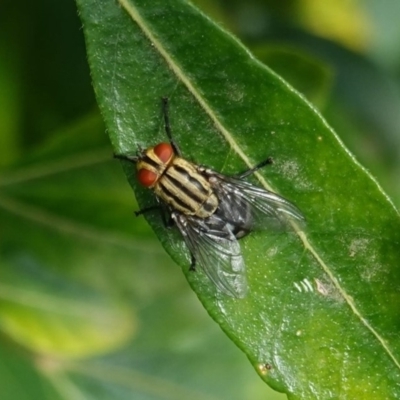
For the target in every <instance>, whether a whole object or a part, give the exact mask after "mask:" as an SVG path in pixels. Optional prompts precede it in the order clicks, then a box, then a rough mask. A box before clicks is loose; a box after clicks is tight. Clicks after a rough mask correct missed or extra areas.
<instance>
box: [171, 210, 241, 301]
mask: <svg viewBox="0 0 400 400" xmlns="http://www.w3.org/2000/svg"><path fill="white" fill-rule="evenodd" d="M172 217H173V218H174V220H175V222H176V225H177V227H178V228H179V230H180V232H181V234H182V236H183V239H184V241H185V243H186V245H187V247H188V248H189V250H190V253H191V254H192V255H193V257H194V259H195V262H196V264H195V265H196V267H200V269H201V270H203V271H204V273H205V274H206V275H207V276H208V278H209V279H210V280H211V281H212V282H213V283H214V284H215V286H216V287H217V288H218V289H219V290H220V291H221V292H223V293H225V294H227V295H229V296H232V297H237V298H243V297H245V296H246V293H247V280H246V274H245V264H244V261H243V257H242V254H241V250H240V245H239V243H238V241H237V239H236V237H235V235H234V234H233V233H232V232H231V231H230V230H229V228H228V226H227V225H226V224H225V223H224V221H221V220H219V219H218V218H217V217H216V216H211V217H210V218H208V219H207V220H204V219H203V220H200V219H197V218H193V217H187V216H184V215H182V214H177V213H173V214H172Z"/></svg>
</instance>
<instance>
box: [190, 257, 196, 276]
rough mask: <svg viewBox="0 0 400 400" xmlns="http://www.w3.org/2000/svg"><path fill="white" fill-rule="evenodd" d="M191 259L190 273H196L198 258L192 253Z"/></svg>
mask: <svg viewBox="0 0 400 400" xmlns="http://www.w3.org/2000/svg"><path fill="white" fill-rule="evenodd" d="M190 258H191V260H190V268H189V271H192V272H196V258H195V256H194V255H193V254H192V253H190Z"/></svg>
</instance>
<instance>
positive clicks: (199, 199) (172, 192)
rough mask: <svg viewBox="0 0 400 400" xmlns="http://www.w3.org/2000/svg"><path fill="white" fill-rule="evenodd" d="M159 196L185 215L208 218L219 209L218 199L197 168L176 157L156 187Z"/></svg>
mask: <svg viewBox="0 0 400 400" xmlns="http://www.w3.org/2000/svg"><path fill="white" fill-rule="evenodd" d="M154 191H155V193H156V194H157V196H158V197H159V198H160V199H161V200H163V201H164V202H166V203H167V204H169V205H170V206H171V208H172V209H174V210H177V211H179V212H181V213H182V214H185V215H195V216H197V217H199V218H207V217H209V216H210V215H212V214H213V213H214V212H215V210H216V209H217V207H218V199H217V197H216V195H215V194H214V192H213V189H212V188H211V186H210V184H209V182H208V180H207V179H206V178H205V177H204V176H203V175H202V174H201V173H200V172H199V171H198V169H197V167H196V166H195V165H194V164H192V163H190V162H189V161H186V160H184V159H182V158H179V157H175V158H174V159H173V160H172V162H171V163H170V165H169V166H168V167H167V168H166V170H165V172H164V174H163V175H162V176H161V178H160V179H159V180H158V181H157V184H156V185H155V186H154Z"/></svg>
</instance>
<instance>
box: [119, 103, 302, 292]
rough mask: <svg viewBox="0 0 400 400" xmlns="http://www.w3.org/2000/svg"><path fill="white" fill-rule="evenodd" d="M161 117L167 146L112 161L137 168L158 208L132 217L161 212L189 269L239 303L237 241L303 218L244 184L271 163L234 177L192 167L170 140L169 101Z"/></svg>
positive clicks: (242, 276)
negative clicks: (184, 252) (174, 231)
mask: <svg viewBox="0 0 400 400" xmlns="http://www.w3.org/2000/svg"><path fill="white" fill-rule="evenodd" d="M163 114H164V123H165V132H166V134H167V136H168V139H169V143H159V144H157V145H156V146H154V147H149V148H147V149H146V150H140V151H139V152H138V154H137V155H136V156H129V155H116V156H115V157H116V158H119V159H122V160H126V161H130V162H133V163H135V164H136V168H137V176H138V180H139V182H140V183H141V184H142V185H143V186H145V187H147V188H149V189H151V190H153V192H154V194H155V196H156V199H157V203H158V204H157V205H155V206H152V207H147V208H144V209H142V210H140V211H138V212H136V215H140V214H143V213H146V212H151V211H154V210H157V209H158V210H160V211H161V215H162V217H163V221H164V224H165V225H166V226H172V225H176V226H177V228H178V230H179V231H180V233H181V234H182V237H183V240H184V242H185V243H186V246H187V248H188V249H189V252H190V255H191V266H190V269H191V270H193V271H194V270H195V269H196V267H199V268H200V269H201V270H202V271H204V273H205V274H206V275H207V276H208V278H209V279H210V280H211V281H212V282H213V283H214V284H215V286H216V287H217V289H218V290H220V291H221V292H223V293H225V294H227V295H230V296H233V297H237V298H243V297H245V295H246V292H247V279H246V273H245V263H244V260H243V256H242V253H241V250H240V245H239V242H238V240H239V239H241V238H242V237H244V236H246V235H247V234H249V233H250V232H252V231H254V230H265V229H269V228H270V227H271V224H272V225H278V226H285V225H286V224H287V220H288V219H295V220H302V219H303V217H302V214H301V213H300V211H299V210H298V209H297V207H296V206H294V205H293V204H292V203H290V202H289V201H287V200H286V199H284V198H283V197H281V196H278V195H277V194H275V193H272V192H270V191H268V190H265V189H262V188H260V187H257V186H255V185H253V184H251V183H249V182H247V181H246V180H245V178H246V177H247V176H249V175H251V174H252V173H254V172H255V171H257V170H258V169H260V168H262V167H264V166H265V165H267V164H270V163H272V160H271V159H270V158H268V159H266V160H264V161H263V162H261V163H259V164H257V165H256V166H255V167H253V168H251V169H249V170H247V171H246V172H244V173H241V174H238V175H234V176H227V175H223V174H220V173H218V172H216V171H214V170H212V169H209V168H205V167H202V166H199V165H196V164H194V163H192V162H190V161H188V160H186V159H184V158H183V157H182V153H181V151H180V149H179V147H178V145H177V143H176V142H175V141H174V139H173V137H172V133H171V128H170V123H169V116H168V99H167V98H164V99H163ZM166 213H167V214H168V216H169V218H168V220H167V218H166Z"/></svg>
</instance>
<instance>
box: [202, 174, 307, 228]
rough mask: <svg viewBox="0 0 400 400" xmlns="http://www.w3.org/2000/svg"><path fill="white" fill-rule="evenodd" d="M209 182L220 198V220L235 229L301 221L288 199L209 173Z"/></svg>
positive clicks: (282, 225) (298, 211)
mask: <svg viewBox="0 0 400 400" xmlns="http://www.w3.org/2000/svg"><path fill="white" fill-rule="evenodd" d="M213 176H214V177H215V179H211V180H210V183H211V185H212V186H213V188H214V189H215V190H216V191H217V193H218V198H219V199H220V206H219V212H220V216H221V218H223V219H225V220H228V221H229V220H230V221H231V223H232V224H233V225H236V229H237V228H242V229H244V230H246V231H248V232H249V231H251V230H253V229H261V230H265V229H269V228H282V227H285V226H287V224H288V220H290V219H292V220H298V221H304V217H303V215H302V213H301V211H300V210H299V209H298V208H297V207H296V206H295V205H293V204H292V203H291V202H289V201H288V200H286V199H284V198H283V197H281V196H279V195H277V194H276V193H273V192H270V191H268V190H265V189H263V188H260V187H258V186H255V185H253V184H251V183H249V182H246V181H244V180H241V179H239V178H235V177H229V176H225V175H221V174H218V173H213Z"/></svg>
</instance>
